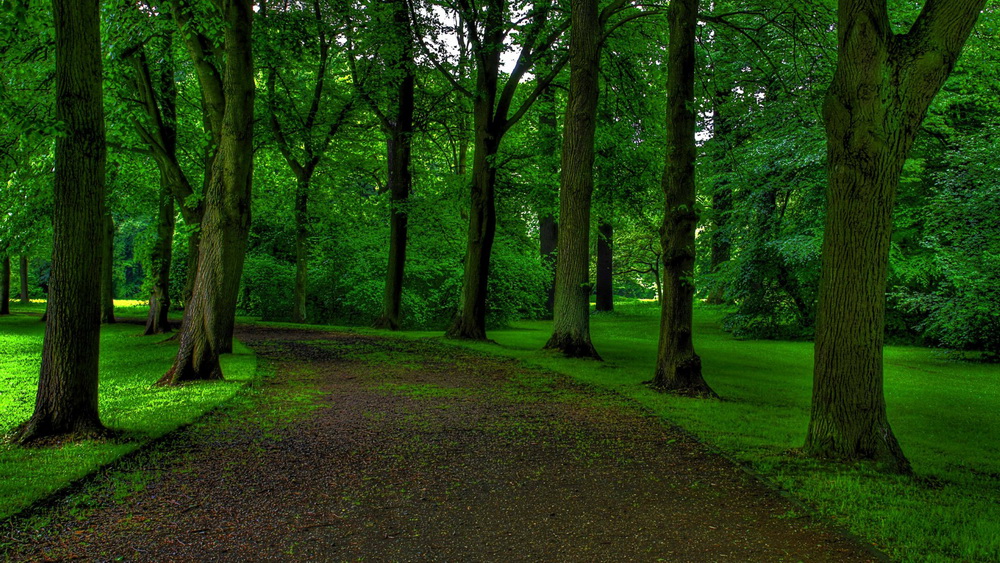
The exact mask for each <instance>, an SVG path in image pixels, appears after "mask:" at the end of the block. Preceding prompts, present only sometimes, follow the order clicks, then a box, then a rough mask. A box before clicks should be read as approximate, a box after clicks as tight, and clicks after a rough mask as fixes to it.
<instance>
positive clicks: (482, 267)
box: [416, 0, 569, 340]
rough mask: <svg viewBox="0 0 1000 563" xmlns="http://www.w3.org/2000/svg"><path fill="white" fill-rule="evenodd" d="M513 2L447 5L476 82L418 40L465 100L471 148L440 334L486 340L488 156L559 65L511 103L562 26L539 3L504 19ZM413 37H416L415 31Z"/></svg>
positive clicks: (491, 234) (491, 213)
mask: <svg viewBox="0 0 1000 563" xmlns="http://www.w3.org/2000/svg"><path fill="white" fill-rule="evenodd" d="M515 8H516V7H515V6H513V5H511V4H508V3H506V2H502V1H500V0H487V2H485V3H484V4H483V5H478V6H477V5H474V4H473V3H471V2H469V1H468V0H458V1H457V5H456V6H455V7H454V10H455V11H456V12H457V13H458V15H459V18H460V20H461V25H462V26H464V27H465V29H466V35H467V37H468V40H469V42H470V44H471V54H472V56H471V58H472V63H473V66H474V67H475V74H476V78H475V80H476V84H475V87H474V88H471V89H470V88H466V87H465V86H464V85H462V84H461V83H460V81H459V80H458V78H456V77H455V76H454V75H453V74H452V73H451V72H449V71H448V70H447V69H446V68H445V67H444V65H443V63H442V62H441V61H440V60H438V58H437V56H435V55H433V54H432V52H431V49H430V48H429V47H428V46H427V44H426V43H422V47H423V49H424V53H425V55H428V57H430V58H431V59H432V61H433V62H434V64H435V66H436V67H437V68H438V69H439V70H441V71H442V72H443V73H444V74H445V76H446V77H447V78H448V80H449V82H451V83H452V85H453V86H454V87H455V88H456V89H457V90H458V91H459V92H462V93H463V94H464V95H465V96H467V97H469V98H472V100H473V123H474V125H473V129H474V131H475V136H474V139H475V140H474V153H473V159H472V182H471V184H470V186H469V191H470V200H469V226H468V237H467V244H466V254H465V261H464V276H463V280H462V294H461V298H460V306H459V311H458V313H457V314H456V315H455V319H454V321H453V322H452V324H451V327H450V328H449V329H448V331H447V333H446V335H447V336H448V337H450V338H467V339H473V340H483V339H485V338H486V308H487V293H488V282H489V277H490V256H491V253H492V251H493V242H494V240H495V238H496V226H497V217H496V179H497V163H496V155H497V154H498V152H499V150H500V145H501V142H502V141H503V137H504V135H505V134H506V133H507V132H508V131H509V130H510V129H511V128H512V127H513V126H514V125H515V124H517V122H518V121H520V120H521V118H522V117H524V115H525V114H526V113H527V112H528V110H529V109H530V108H531V105H532V104H533V103H534V102H535V100H537V99H538V97H539V96H540V95H541V93H542V92H543V91H544V90H545V89H546V88H547V87H548V85H549V84H550V83H551V82H552V80H553V78H554V77H555V76H556V74H558V73H559V71H560V70H561V69H562V67H563V66H564V65H565V62H566V58H565V57H560V58H559V59H558V60H557V61H556V62H555V63H554V65H553V67H552V69H551V70H550V72H549V73H548V74H547V75H546V76H539V77H536V81H535V85H534V87H533V88H532V89H531V91H530V93H529V94H528V96H527V97H526V98H524V99H523V100H522V101H521V102H520V104H519V105H517V106H516V108H515V102H516V101H517V100H516V99H515V95H516V94H517V90H518V87H519V85H520V82H521V79H522V78H523V77H524V76H525V74H526V73H528V72H529V71H531V69H532V68H534V67H535V65H536V63H537V62H538V61H539V60H541V59H542V58H544V57H546V56H547V54H548V53H549V52H550V50H551V49H552V47H553V45H554V44H555V42H556V41H557V40H558V39H559V37H560V36H561V35H562V33H563V32H564V31H565V29H566V27H568V25H569V22H568V21H566V20H564V21H562V22H557V23H556V24H555V25H547V24H548V23H549V22H548V16H549V14H550V12H551V11H552V5H550V4H547V3H541V4H539V5H535V6H533V7H532V8H527V7H525V6H517V8H520V9H524V10H526V11H528V12H529V14H528V16H527V17H525V18H523V19H522V18H518V19H519V20H520V21H525V22H528V23H526V24H523V25H517V24H511V23H509V22H510V20H511V19H512V18H511V16H510V14H511V12H512V11H513V10H514V9H515ZM515 30H516V31H519V33H518V34H517V39H518V42H519V53H518V57H517V62H516V63H515V65H514V68H513V69H512V70H511V72H510V75H509V76H508V77H507V78H506V80H505V81H504V82H503V83H502V84H501V79H500V69H501V55H502V53H503V51H504V49H505V47H504V41H505V40H506V38H507V37H508V36H510V35H511V32H512V31H515ZM416 31H417V32H418V33H417V35H418V37H422V36H424V34H423V33H420V30H419V29H418V30H416Z"/></svg>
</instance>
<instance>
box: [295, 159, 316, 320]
mask: <svg viewBox="0 0 1000 563" xmlns="http://www.w3.org/2000/svg"><path fill="white" fill-rule="evenodd" d="M311 172H312V171H311V170H310V174H309V175H308V176H307V175H305V174H303V176H302V177H300V178H299V179H298V182H296V184H295V289H294V291H293V292H292V299H293V301H294V304H293V305H292V322H293V323H304V322H306V318H307V316H308V314H307V313H306V296H307V294H308V291H309V183H310V180H311V179H312V173H311Z"/></svg>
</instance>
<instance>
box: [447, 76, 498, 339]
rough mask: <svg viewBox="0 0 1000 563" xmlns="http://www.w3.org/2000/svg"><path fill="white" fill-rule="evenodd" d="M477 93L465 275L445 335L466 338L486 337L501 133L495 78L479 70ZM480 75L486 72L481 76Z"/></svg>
mask: <svg viewBox="0 0 1000 563" xmlns="http://www.w3.org/2000/svg"><path fill="white" fill-rule="evenodd" d="M479 74H480V78H479V80H478V82H479V83H480V86H481V87H480V88H479V91H480V96H479V97H478V98H476V100H475V104H474V117H475V129H476V131H475V133H476V137H475V149H474V154H473V157H472V184H471V186H470V191H471V198H470V202H469V231H468V240H467V243H466V248H465V275H464V276H463V278H462V297H461V305H460V309H459V311H458V314H457V315H456V316H455V319H454V321H452V325H451V327H450V328H449V329H448V331H447V333H446V336H447V337H448V338H462V339H469V340H485V339H486V293H487V282H488V281H489V277H490V254H491V253H492V251H493V239H494V237H495V236H496V228H497V212H496V193H495V188H496V174H497V171H496V168H495V166H496V165H495V164H494V162H493V160H494V158H495V157H496V154H497V149H498V148H499V143H500V138H501V135H502V133H501V132H499V131H497V130H496V126H495V125H494V124H493V123H492V116H493V104H494V99H495V98H496V91H497V80H496V75H495V74H493V73H484V72H480V73H479ZM483 75H489V76H486V77H484V76H483ZM490 94H492V95H490Z"/></svg>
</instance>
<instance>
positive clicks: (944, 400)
mask: <svg viewBox="0 0 1000 563" xmlns="http://www.w3.org/2000/svg"><path fill="white" fill-rule="evenodd" d="M616 307H617V311H616V312H615V313H611V314H606V313H601V314H595V315H593V317H592V320H591V322H592V325H591V326H592V334H593V341H594V345H595V346H596V347H597V350H598V351H599V352H600V353H601V355H602V356H603V357H604V359H605V360H606V361H605V362H595V361H592V360H571V359H566V358H563V357H561V356H559V355H554V354H551V353H548V352H542V351H541V347H542V345H543V344H544V343H545V341H546V340H547V339H548V337H549V336H550V335H551V326H552V325H551V322H545V321H525V322H520V323H516V324H515V325H514V326H512V327H511V328H510V329H507V330H494V331H491V332H490V333H489V337H490V338H492V339H493V340H495V341H496V344H490V343H468V342H459V343H458V344H460V345H463V346H467V347H470V348H474V349H477V350H482V351H487V352H494V353H500V354H503V355H507V356H511V357H515V358H519V359H521V360H523V361H525V362H526V363H528V364H530V365H535V366H540V367H544V368H548V369H551V370H554V371H558V372H561V373H564V374H567V375H569V376H571V377H573V378H575V379H577V380H579V381H583V382H586V383H590V384H593V385H595V386H597V387H601V388H605V389H610V390H613V391H616V392H618V393H621V394H622V395H624V396H626V397H629V398H632V399H635V400H636V401H638V402H639V403H640V404H642V405H643V406H644V407H646V408H648V409H650V410H651V411H653V412H655V413H656V414H658V415H660V416H663V417H664V418H666V419H669V420H671V421H673V422H676V423H678V424H680V425H682V426H684V427H685V428H687V429H688V430H690V431H691V432H693V433H694V434H696V435H697V436H699V437H700V438H701V439H703V440H705V441H706V442H708V443H710V444H712V445H714V446H716V447H718V448H720V449H721V450H722V451H723V452H725V454H726V455H727V456H729V457H731V458H732V459H734V460H736V461H738V462H740V463H744V464H746V465H748V466H750V467H751V468H753V469H754V470H755V471H757V472H759V473H761V474H763V475H765V476H766V477H768V478H769V479H771V480H772V481H774V482H775V483H777V484H779V485H780V486H782V487H783V488H785V489H787V490H790V491H792V492H794V493H795V494H796V495H797V496H799V497H800V498H802V499H804V500H805V501H806V502H808V503H810V504H812V505H813V506H815V507H816V508H817V509H818V510H819V511H820V512H822V513H824V514H826V515H828V516H830V517H831V518H833V519H834V520H836V521H839V522H841V523H842V524H844V525H846V526H847V527H849V528H850V529H851V530H852V531H854V532H855V533H857V534H859V535H860V536H861V537H865V538H868V539H869V540H870V541H872V542H873V543H874V544H876V545H877V546H878V547H879V548H881V549H884V550H886V551H888V552H889V553H890V554H891V555H892V556H893V557H895V558H900V559H903V560H912V561H927V560H931V561H933V560H942V561H948V560H960V561H965V560H994V561H995V560H998V559H1000V503H997V501H996V499H997V498H1000V451H998V449H997V448H996V439H997V436H1000V418H998V417H997V416H996V407H997V405H998V404H1000V367H998V366H996V365H987V364H975V363H965V362H957V361H953V360H950V359H948V357H947V356H946V355H945V354H943V353H941V352H940V351H937V350H932V349H926V348H915V347H887V348H886V350H885V389H886V400H887V402H888V409H889V418H890V421H891V422H892V424H893V428H894V430H895V431H896V433H897V435H898V437H899V440H900V442H901V443H902V445H903V448H904V449H905V451H906V453H907V455H908V456H909V458H910V460H911V461H912V462H913V466H914V470H915V471H916V473H917V477H916V479H908V478H900V477H894V476H887V475H882V474H879V473H876V472H874V471H872V470H870V469H869V468H867V467H865V466H857V467H845V466H841V465H832V464H824V463H819V462H816V461H813V460H810V459H807V458H803V457H801V456H800V455H798V454H797V452H796V448H799V447H801V446H802V444H803V443H804V441H805V432H806V426H807V425H808V422H809V405H810V396H811V391H812V353H813V349H812V344H811V343H809V342H781V341H759V340H737V339H735V338H733V337H732V336H731V335H730V334H728V333H726V332H723V331H722V330H721V329H720V328H719V322H718V321H719V319H720V318H721V316H722V314H723V312H722V311H721V310H719V309H716V308H712V307H707V306H705V307H698V308H696V311H695V325H696V326H695V332H696V335H695V347H696V349H697V351H698V353H699V354H700V355H701V358H702V362H703V366H704V374H705V378H706V380H708V382H709V383H710V384H711V385H712V387H713V388H714V389H715V390H716V391H717V392H718V393H719V394H720V395H721V396H722V397H723V398H724V400H722V401H704V400H693V399H685V398H678V397H673V396H670V395H662V394H659V393H656V392H653V391H651V390H649V389H648V388H647V387H645V386H644V385H642V382H643V381H647V380H649V379H651V378H652V376H653V368H654V365H655V360H656V339H657V335H658V331H659V326H658V314H659V308H658V307H659V306H658V304H657V303H655V302H635V301H633V302H631V303H626V304H618V305H616ZM365 332H370V331H365ZM403 335H405V336H408V337H427V336H438V335H439V333H438V334H432V333H426V332H410V333H403ZM446 342H454V341H446Z"/></svg>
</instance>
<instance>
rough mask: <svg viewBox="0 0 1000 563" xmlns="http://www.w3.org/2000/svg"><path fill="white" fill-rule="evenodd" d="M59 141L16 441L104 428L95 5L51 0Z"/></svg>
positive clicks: (101, 150)
mask: <svg viewBox="0 0 1000 563" xmlns="http://www.w3.org/2000/svg"><path fill="white" fill-rule="evenodd" d="M52 6H53V12H54V15H55V44H56V73H55V76H56V119H57V120H58V121H60V122H61V123H63V124H64V134H63V135H60V136H58V137H57V138H56V150H55V184H54V189H53V203H54V205H53V211H52V226H53V239H52V277H51V283H50V286H49V295H48V297H49V302H48V309H47V314H48V321H47V323H46V325H45V340H44V343H43V345H42V367H41V372H40V374H39V378H38V393H37V394H36V398H35V410H34V413H33V414H32V415H31V418H30V419H29V420H28V421H27V422H25V423H24V424H22V425H21V426H19V427H18V428H17V429H16V430H15V440H17V441H18V442H20V443H27V442H31V441H34V440H37V439H40V438H45V437H49V436H59V435H70V436H74V437H78V436H91V435H95V434H100V433H103V432H104V426H103V425H102V424H101V420H100V417H99V415H98V408H97V400H98V396H97V387H98V354H99V347H100V329H101V327H100V300H99V299H95V296H97V295H99V292H100V288H101V248H102V246H103V244H102V243H103V241H104V221H103V218H104V215H105V203H104V194H105V189H104V166H105V144H104V142H105V141H104V107H103V94H102V87H101V86H102V85H101V76H102V72H101V60H102V55H101V43H100V9H99V8H100V2H98V1H97V0H53V2H52Z"/></svg>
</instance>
